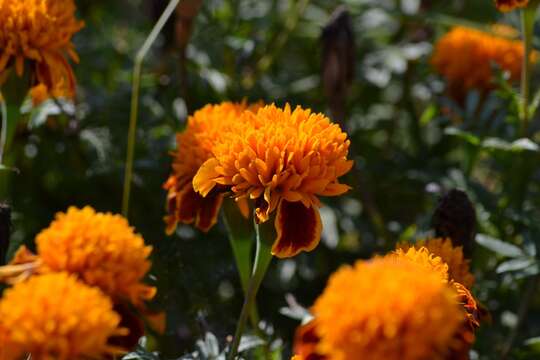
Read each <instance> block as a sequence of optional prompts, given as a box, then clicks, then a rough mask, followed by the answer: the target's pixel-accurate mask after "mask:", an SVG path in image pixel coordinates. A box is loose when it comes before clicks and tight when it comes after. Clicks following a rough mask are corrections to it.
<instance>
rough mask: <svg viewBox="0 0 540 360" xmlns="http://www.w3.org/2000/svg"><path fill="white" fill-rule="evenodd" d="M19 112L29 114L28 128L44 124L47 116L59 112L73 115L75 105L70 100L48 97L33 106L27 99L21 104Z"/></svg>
mask: <svg viewBox="0 0 540 360" xmlns="http://www.w3.org/2000/svg"><path fill="white" fill-rule="evenodd" d="M21 112H22V113H23V114H30V120H29V122H28V128H30V129H34V128H37V127H40V126H42V125H43V124H45V122H46V121H47V119H48V118H49V116H54V115H61V114H65V115H69V116H73V115H75V105H73V103H72V102H71V101H68V100H64V99H49V100H46V101H44V102H43V103H41V104H40V105H39V106H36V107H34V106H33V105H32V102H31V101H30V100H28V101H26V102H25V103H24V104H23V106H22V108H21Z"/></svg>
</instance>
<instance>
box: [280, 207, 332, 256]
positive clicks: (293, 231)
mask: <svg viewBox="0 0 540 360" xmlns="http://www.w3.org/2000/svg"><path fill="white" fill-rule="evenodd" d="M274 226H275V228H276V232H277V238H276V240H275V242H274V244H273V246H272V255H274V256H276V257H278V258H287V257H292V256H295V255H297V254H298V253H300V252H301V251H311V250H313V249H315V247H316V246H317V245H318V244H319V241H320V240H321V231H322V223H321V216H320V214H319V210H318V209H317V207H316V206H310V207H306V206H304V204H302V202H301V201H296V202H288V201H285V200H283V201H281V203H280V204H279V206H278V211H277V215H276V220H275V223H274Z"/></svg>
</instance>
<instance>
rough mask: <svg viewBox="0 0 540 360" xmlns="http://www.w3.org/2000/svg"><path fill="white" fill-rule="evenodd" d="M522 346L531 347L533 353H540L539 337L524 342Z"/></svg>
mask: <svg viewBox="0 0 540 360" xmlns="http://www.w3.org/2000/svg"><path fill="white" fill-rule="evenodd" d="M524 344H525V345H526V346H529V347H531V348H532V349H533V350H534V351H537V352H540V336H537V337H533V338H529V339H527V340H525V342H524Z"/></svg>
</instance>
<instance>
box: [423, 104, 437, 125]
mask: <svg viewBox="0 0 540 360" xmlns="http://www.w3.org/2000/svg"><path fill="white" fill-rule="evenodd" d="M435 115H437V106H435V104H431V105H429V106H428V107H427V108H426V109H425V110H424V112H423V113H422V115H421V116H420V125H422V126H425V125H427V124H429V123H430V122H431V120H433V119H434V118H435Z"/></svg>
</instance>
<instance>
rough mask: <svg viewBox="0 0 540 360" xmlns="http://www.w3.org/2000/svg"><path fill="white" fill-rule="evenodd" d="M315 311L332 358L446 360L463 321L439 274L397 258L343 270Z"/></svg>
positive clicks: (321, 345)
mask: <svg viewBox="0 0 540 360" xmlns="http://www.w3.org/2000/svg"><path fill="white" fill-rule="evenodd" d="M312 310H313V314H314V316H315V319H316V331H317V334H318V335H319V336H320V339H321V340H320V343H319V347H318V349H319V351H320V353H321V354H323V355H325V356H326V357H327V358H328V359H330V360H348V359H371V360H383V359H384V360H386V359H402V360H419V359H444V358H445V356H446V355H447V354H448V353H449V351H450V349H451V348H452V346H453V345H454V344H453V343H454V334H455V333H456V331H457V330H458V328H459V327H460V326H461V325H462V324H463V321H464V313H463V311H462V310H461V309H460V307H459V304H458V303H457V301H456V296H455V293H454V292H453V291H452V289H451V288H450V287H448V286H447V285H446V284H445V283H444V282H442V281H441V278H440V274H439V273H437V272H433V271H431V270H429V269H428V268H427V267H425V266H423V265H419V264H417V263H414V262H412V261H409V260H407V259H404V258H401V257H395V256H393V257H386V258H376V259H373V260H371V261H359V262H357V263H356V264H355V265H354V266H345V267H342V268H341V269H340V270H338V271H337V272H336V273H335V274H333V275H332V277H331V278H330V280H329V282H328V285H327V287H326V289H325V290H324V292H323V294H322V295H321V296H320V297H319V299H317V301H316V303H315V305H314V307H313V309H312Z"/></svg>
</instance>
